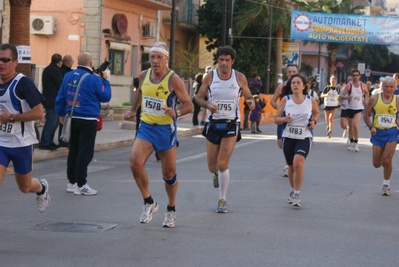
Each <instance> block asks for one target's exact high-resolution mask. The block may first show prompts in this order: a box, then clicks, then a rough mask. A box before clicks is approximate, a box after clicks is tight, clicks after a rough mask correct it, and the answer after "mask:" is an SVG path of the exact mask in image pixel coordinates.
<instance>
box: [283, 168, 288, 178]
mask: <svg viewBox="0 0 399 267" xmlns="http://www.w3.org/2000/svg"><path fill="white" fill-rule="evenodd" d="M283 177H288V166H287V165H286V166H284V170H283Z"/></svg>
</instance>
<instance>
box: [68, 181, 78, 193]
mask: <svg viewBox="0 0 399 267" xmlns="http://www.w3.org/2000/svg"><path fill="white" fill-rule="evenodd" d="M76 186H77V185H76V183H74V184H71V183H68V185H67V193H74V192H75V189H76Z"/></svg>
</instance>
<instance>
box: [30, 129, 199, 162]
mask: <svg viewBox="0 0 399 267" xmlns="http://www.w3.org/2000/svg"><path fill="white" fill-rule="evenodd" d="M124 124H125V123H124ZM124 124H122V127H121V128H122V129H131V127H132V126H133V127H134V123H129V122H127V123H126V124H129V125H128V126H123V125H124ZM124 127H126V128H124ZM202 129H203V128H202V127H201V128H192V129H189V130H180V131H179V129H178V130H177V137H185V136H190V135H194V134H200V133H201V132H202ZM133 143H134V139H127V140H120V141H114V142H113V141H111V142H108V143H98V144H95V146H94V151H102V150H108V149H113V148H119V147H126V146H132V145H133ZM68 151H69V150H68V148H65V147H60V148H59V149H57V150H54V151H50V150H39V149H35V150H34V152H33V162H36V161H42V160H46V159H55V158H60V157H65V156H68Z"/></svg>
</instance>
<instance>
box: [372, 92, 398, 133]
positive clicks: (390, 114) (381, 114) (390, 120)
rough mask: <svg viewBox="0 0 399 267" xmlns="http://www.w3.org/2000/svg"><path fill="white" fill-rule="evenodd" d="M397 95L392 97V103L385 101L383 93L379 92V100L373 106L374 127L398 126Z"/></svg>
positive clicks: (382, 128)
mask: <svg viewBox="0 0 399 267" xmlns="http://www.w3.org/2000/svg"><path fill="white" fill-rule="evenodd" d="M396 101H397V97H396V95H394V96H393V97H392V101H391V103H385V102H384V101H383V100H382V95H381V94H377V102H376V103H375V105H374V107H373V111H374V112H373V127H375V128H377V129H381V130H384V129H390V128H394V127H396V126H397V124H396V114H397V113H398V110H397V103H396Z"/></svg>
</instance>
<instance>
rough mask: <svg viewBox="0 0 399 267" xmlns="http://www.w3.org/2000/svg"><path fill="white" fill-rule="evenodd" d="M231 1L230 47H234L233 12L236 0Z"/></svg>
mask: <svg viewBox="0 0 399 267" xmlns="http://www.w3.org/2000/svg"><path fill="white" fill-rule="evenodd" d="M228 1H230V10H229V32H228V45H229V46H232V45H233V11H234V0H228Z"/></svg>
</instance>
